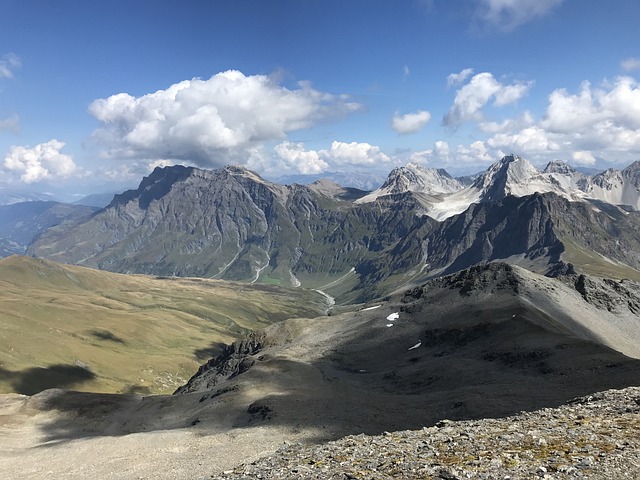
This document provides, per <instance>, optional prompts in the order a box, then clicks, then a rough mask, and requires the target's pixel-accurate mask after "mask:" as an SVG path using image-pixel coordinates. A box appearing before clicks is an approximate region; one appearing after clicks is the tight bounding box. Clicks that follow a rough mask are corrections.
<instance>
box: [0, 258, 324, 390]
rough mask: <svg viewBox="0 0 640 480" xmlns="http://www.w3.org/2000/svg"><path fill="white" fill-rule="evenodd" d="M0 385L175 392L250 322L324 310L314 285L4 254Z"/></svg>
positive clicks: (246, 329) (9, 387) (262, 324)
mask: <svg viewBox="0 0 640 480" xmlns="http://www.w3.org/2000/svg"><path fill="white" fill-rule="evenodd" d="M0 286H1V288H0V327H1V329H2V335H0V352H3V356H2V362H1V363H0V392H2V393H8V392H18V393H22V394H29V395H32V394H34V393H37V392H39V391H41V390H44V389H46V388H54V387H57V388H63V387H64V388H74V389H76V390H84V391H94V392H111V393H115V392H127V391H129V392H138V393H145V392H146V393H170V392H172V391H173V390H175V389H176V388H177V387H178V386H179V385H181V384H183V383H184V382H185V381H186V380H187V379H188V378H189V376H191V375H192V374H193V372H194V370H195V369H196V368H197V367H198V365H199V363H201V362H202V361H204V360H206V359H207V358H209V357H210V356H211V355H216V354H217V353H219V352H220V351H222V349H223V346H224V344H225V343H229V342H233V341H234V340H236V339H237V338H239V337H242V336H244V335H247V334H248V333H249V332H251V331H253V330H256V329H259V328H263V327H265V326H267V325H269V324H270V323H273V322H275V321H279V320H284V319H286V318H289V317H292V316H294V317H295V316H306V317H317V316H318V315H321V314H322V313H323V312H324V311H325V309H326V299H325V298H324V297H323V296H322V295H320V294H317V293H316V292H312V291H309V290H302V289H298V290H285V289H282V288H279V287H275V286H268V285H255V286H253V285H244V284H243V285H241V284H237V283H227V282H222V281H215V280H204V279H173V278H172V279H168V278H157V277H146V276H142V275H121V274H115V273H111V272H105V271H99V270H95V269H90V268H84V267H78V266H72V265H62V264H56V263H54V262H50V261H47V260H39V259H34V258H30V257H19V256H13V257H9V258H4V259H0Z"/></svg>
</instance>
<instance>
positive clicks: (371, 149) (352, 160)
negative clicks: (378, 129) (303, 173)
mask: <svg viewBox="0 0 640 480" xmlns="http://www.w3.org/2000/svg"><path fill="white" fill-rule="evenodd" d="M320 156H321V157H323V158H326V159H327V161H328V162H330V163H332V164H334V165H379V164H380V163H388V162H390V161H391V159H390V158H389V157H388V156H387V155H386V154H384V153H383V152H382V151H381V150H380V147H376V146H375V145H370V144H368V143H366V142H362V143H358V142H351V143H345V142H338V141H333V142H331V148H330V149H329V150H321V151H320Z"/></svg>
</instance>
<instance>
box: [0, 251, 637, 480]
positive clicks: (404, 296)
mask: <svg viewBox="0 0 640 480" xmlns="http://www.w3.org/2000/svg"><path fill="white" fill-rule="evenodd" d="M639 294H640V285H638V284H637V283H634V282H629V281H623V282H618V281H615V282H614V281H608V282H603V281H600V280H598V279H594V278H590V277H585V276H581V275H568V276H564V277H562V278H558V279H551V278H546V277H543V276H540V275H536V274H533V273H531V272H528V271H527V270H525V269H522V268H519V267H513V266H509V265H506V264H500V263H498V264H490V265H487V266H483V267H474V268H471V269H467V270H464V271H462V272H459V273H457V274H454V275H450V276H447V277H443V278H440V279H435V280H432V281H429V282H428V283H426V284H424V285H422V286H420V287H416V288H414V289H411V290H408V291H405V292H402V293H400V294H398V295H394V296H392V297H391V298H390V299H389V300H388V301H385V302H375V303H371V304H368V305H366V306H362V307H360V308H359V309H352V310H351V311H345V312H343V313H340V314H337V315H333V316H326V317H321V318H316V319H291V320H287V321H284V322H280V323H277V324H274V325H271V326H269V327H267V328H266V329H265V331H264V332H263V333H257V334H253V335H251V336H248V337H245V338H244V339H243V340H242V341H238V342H236V343H234V344H233V345H232V346H228V347H227V348H225V350H224V351H223V352H222V353H221V354H220V355H218V356H217V357H216V358H214V359H212V360H211V361H209V362H207V363H206V364H205V365H203V366H202V367H201V368H200V370H199V371H198V372H197V373H196V374H195V375H194V376H193V378H191V380H190V381H189V382H188V383H187V384H185V386H184V387H183V388H181V389H180V390H179V393H178V394H176V395H172V396H166V395H162V396H145V397H140V396H136V395H103V394H89V393H77V392H67V391H63V390H49V391H46V392H42V393H40V394H38V395H35V396H33V397H22V396H13V397H5V398H0V400H2V402H4V406H3V411H4V412H5V415H6V417H5V420H4V422H5V425H6V427H4V429H3V430H2V432H3V435H0V458H2V462H0V475H2V474H5V475H6V473H7V472H15V471H19V472H20V473H19V474H18V475H17V476H15V478H33V477H39V476H42V475H43V474H45V473H47V472H49V475H54V476H60V475H61V474H62V472H69V468H70V465H73V473H70V474H69V473H65V474H68V475H69V476H71V477H75V478H82V477H86V476H87V475H92V476H96V477H100V478H103V477H108V476H109V475H110V473H109V472H112V471H114V463H113V462H117V469H116V471H117V472H118V475H120V476H122V477H125V478H138V477H140V476H142V477H145V476H148V475H153V476H154V478H179V479H182V478H184V479H187V478H201V477H205V476H209V475H212V474H221V473H222V472H223V471H228V470H234V467H235V466H236V465H237V464H239V463H246V464H251V462H253V461H254V460H256V459H257V458H258V457H261V456H263V455H265V454H273V453H274V452H276V450H278V452H279V455H288V454H290V452H291V449H285V450H282V449H281V447H283V443H284V442H288V443H291V442H303V443H305V444H309V445H318V444H322V443H324V442H326V441H330V440H336V439H338V438H342V437H344V436H345V435H359V434H362V433H365V434H367V435H380V434H383V433H384V432H392V431H397V430H404V429H417V430H420V429H423V427H427V428H429V427H433V431H437V428H436V427H438V428H440V427H439V425H444V426H447V427H451V428H453V424H452V423H450V422H445V421H444V420H445V419H448V420H478V419H483V418H487V417H490V418H500V417H504V416H509V415H516V414H518V415H520V418H518V419H516V420H514V421H518V422H521V423H522V424H525V422H527V421H528V420H527V419H535V418H538V417H536V414H531V415H529V414H526V415H525V414H523V413H522V412H535V411H537V410H539V409H549V408H554V407H557V406H560V405H563V404H566V403H567V402H570V401H571V400H572V399H574V398H575V397H584V398H603V397H602V396H595V395H594V394H595V393H596V392H600V391H604V390H607V389H612V388H613V389H619V388H627V387H630V386H638V385H639V383H638V382H639V379H640V360H638V358H640V349H639V347H638V345H640V337H639V335H640V333H639V332H640V330H639V329H638V328H637V326H638V322H639V317H638V314H639V312H640V295H639ZM622 352H624V353H626V355H625V354H623V353H622ZM598 395H600V394H598ZM590 401H591V400H586V402H590ZM607 405H608V404H607ZM601 408H608V407H607V406H606V405H605V406H604V407H601ZM602 413H603V415H604V410H603V411H602ZM557 414H558V415H560V414H561V415H566V419H567V420H566V422H565V423H560V424H553V425H547V424H542V423H541V424H540V425H541V426H540V427H539V428H544V429H547V428H549V429H553V432H554V433H553V435H571V431H572V430H571V429H572V425H574V423H575V422H576V421H578V420H579V418H580V417H576V416H575V415H578V413H576V414H575V415H573V414H572V413H571V412H569V413H563V412H560V411H559V412H558V413H557ZM523 415H525V416H523ZM563 418H564V417H563ZM582 418H583V419H584V417H582ZM594 418H595V417H594ZM625 418H626V417H625ZM605 420H606V421H607V422H609V420H610V419H609V417H607V418H606V419H605V418H604V417H603V421H605ZM441 422H442V423H441ZM478 422H480V421H479V420H478ZM541 422H542V420H541ZM478 424H479V425H487V428H488V427H491V422H490V421H486V422H483V423H478ZM607 425H608V423H607ZM620 427H621V428H623V429H624V430H623V432H626V433H627V434H633V432H634V431H636V430H633V429H632V426H631V425H620ZM1 428H3V427H2V426H1V425H0V429H1ZM532 428H534V427H532ZM603 428H604V427H603ZM603 428H601V429H600V430H598V433H597V435H600V437H598V438H601V439H602V441H603V442H605V437H604V436H603V435H605V433H604V432H603V431H601V430H603ZM612 428H613V427H612ZM465 431H468V432H469V433H470V434H474V435H476V434H477V435H479V434H481V431H478V430H475V432H476V433H473V432H474V431H471V430H465ZM585 431H586V430H585ZM445 432H446V431H445ZM453 433H454V432H453V431H451V435H450V436H452V435H453ZM518 433H521V434H522V435H525V434H526V435H529V433H528V432H518ZM418 434H419V433H418ZM533 434H535V432H534V433H532V435H533ZM590 434H591V433H589V435H590ZM621 434H624V433H616V434H615V435H618V436H619V435H621ZM392 435H393V436H390V435H385V437H384V438H385V439H387V440H388V439H396V440H398V441H402V438H401V437H402V434H392ZM550 435H551V434H550ZM615 435H613V436H612V438H617V437H615ZM406 438H408V436H406ZM466 438H472V437H466ZM523 438H524V437H523ZM527 438H529V437H527ZM554 438H556V437H551V436H547V437H546V438H545V441H547V442H549V444H550V445H552V442H554V441H555V440H554ZM70 440H73V442H70ZM570 440H571V441H582V440H575V439H570ZM347 441H350V440H347ZM362 441H363V443H364V442H366V441H367V440H366V439H362ZM372 441H375V439H374V440H372ZM459 441H460V442H462V439H460V440H459ZM615 441H618V440H615ZM434 442H435V440H434ZM456 442H458V440H456ZM593 442H595V440H591V441H590V444H591V445H592V451H595V448H598V456H597V457H596V458H595V459H594V464H595V465H599V464H601V463H603V462H604V463H606V462H608V461H614V460H615V458H617V457H615V455H616V452H617V450H616V448H617V447H615V446H614V448H613V450H612V449H604V450H602V453H603V456H600V455H599V453H600V451H601V450H600V446H601V445H604V443H603V444H601V443H599V442H595V443H593ZM605 443H606V442H605ZM43 444H47V445H48V448H47V449H39V448H33V447H35V446H37V445H43ZM70 445H73V448H70ZM405 445H406V444H405ZM465 445H466V444H465ZM505 445H506V444H505ZM627 445H628V447H629V448H632V446H631V445H629V444H627ZM433 446H434V448H446V445H444V446H440V445H439V443H438V442H435V443H433ZM582 446H583V444H580V446H579V448H582ZM313 448H316V449H318V452H320V453H319V455H323V453H322V452H324V451H327V450H330V449H331V448H332V447H331V446H330V445H329V446H315V447H313ZM385 448H389V449H391V450H393V449H394V446H393V445H388V446H386V447H385ZM465 448H467V447H465ZM469 448H471V447H469ZM521 448H523V450H522V451H523V452H525V450H526V448H528V447H527V445H522V446H521ZM568 448H569V447H568ZM621 448H623V449H624V448H626V447H624V446H622V447H621ZM279 449H280V450H279ZM294 450H295V449H294ZM2 452H7V453H2ZM96 452H100V453H99V454H96ZM443 452H444V451H443ZM569 452H570V451H569ZM345 453H346V452H345ZM507 453H508V452H507ZM78 455H81V456H82V458H83V462H82V463H81V464H79V463H78V462H77V458H78ZM365 455H368V454H365V453H363V454H362V455H357V456H356V458H355V459H354V458H351V457H349V456H346V455H345V456H344V458H343V460H342V461H345V462H354V461H355V462H356V463H348V464H345V465H350V466H354V467H358V463H357V458H364V457H365ZM411 455H413V454H411ZM510 455H511V456H512V457H514V456H513V452H511V454H510ZM523 455H524V453H523ZM586 455H587V454H584V455H582V456H581V457H577V456H575V457H574V456H572V455H563V456H562V457H563V459H564V461H566V462H568V465H569V466H571V467H572V468H577V465H578V463H579V462H580V461H581V459H582V458H583V457H584V456H586ZM501 458H502V457H501ZM504 458H505V461H506V459H507V457H504ZM509 458H511V457H509ZM514 458H515V457H514ZM545 458H546V457H545ZM45 459H49V460H48V461H45ZM396 460H397V461H398V462H399V463H397V465H404V464H403V463H402V459H401V458H392V461H396ZM545 461H546V460H545ZM451 462H452V463H448V464H447V465H446V466H448V467H453V468H457V467H456V465H460V466H461V468H463V467H464V463H462V462H463V459H459V460H455V462H458V463H455V464H454V463H453V462H454V460H453V459H451ZM481 464H482V463H481ZM18 465H21V468H18ZM513 465H516V464H508V465H507V467H509V468H512V467H513ZM524 465H525V466H526V465H527V464H524ZM544 465H547V464H546V463H545V464H544ZM592 465H593V464H592ZM308 467H309V468H311V467H312V466H308ZM244 468H245V467H239V468H238V470H237V471H238V472H242V471H243V469H244ZM247 468H248V469H249V470H250V469H251V467H250V466H249V467H247ZM296 468H298V467H296ZM314 468H315V467H314ZM332 468H333V467H332ZM381 468H382V467H381ZM492 468H494V469H495V468H497V467H496V466H493V467H492ZM349 471H351V470H349ZM363 471H364V470H362V469H361V470H360V472H363ZM490 471H495V470H490ZM510 471H511V470H510ZM354 472H356V470H354ZM527 472H528V470H527ZM254 473H255V471H254ZM258 473H259V472H258ZM264 473H265V474H266V471H265V472H264ZM293 473H296V472H293ZM300 473H303V472H300ZM58 474H60V475H58ZM276 478H277V477H276ZM303 478H304V477H303ZM311 478H320V477H311ZM445 478H447V477H445ZM525 478H526V477H525Z"/></svg>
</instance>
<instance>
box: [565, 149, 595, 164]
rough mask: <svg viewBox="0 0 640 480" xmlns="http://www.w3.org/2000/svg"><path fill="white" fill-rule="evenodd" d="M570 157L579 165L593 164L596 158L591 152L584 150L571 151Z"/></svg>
mask: <svg viewBox="0 0 640 480" xmlns="http://www.w3.org/2000/svg"><path fill="white" fill-rule="evenodd" d="M571 158H572V159H573V161H574V162H576V163H579V164H580V165H595V163H596V159H595V157H594V156H593V154H592V153H591V152H587V151H584V150H581V151H577V152H573V153H572V154H571Z"/></svg>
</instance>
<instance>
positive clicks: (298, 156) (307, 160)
mask: <svg viewBox="0 0 640 480" xmlns="http://www.w3.org/2000/svg"><path fill="white" fill-rule="evenodd" d="M274 150H275V152H276V154H277V155H278V157H279V158H280V159H281V160H283V161H284V163H285V167H286V168H287V169H291V170H294V171H296V172H298V173H302V174H305V175H307V174H314V173H322V172H325V171H326V170H327V168H328V167H329V165H328V164H327V162H325V161H324V160H322V159H321V158H320V155H319V154H318V152H316V151H314V150H305V148H304V144H303V143H293V142H287V141H285V142H282V143H281V144H279V145H276V147H275V149H274Z"/></svg>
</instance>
